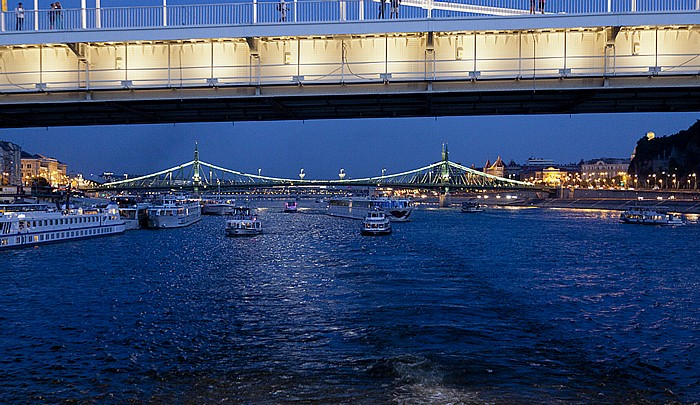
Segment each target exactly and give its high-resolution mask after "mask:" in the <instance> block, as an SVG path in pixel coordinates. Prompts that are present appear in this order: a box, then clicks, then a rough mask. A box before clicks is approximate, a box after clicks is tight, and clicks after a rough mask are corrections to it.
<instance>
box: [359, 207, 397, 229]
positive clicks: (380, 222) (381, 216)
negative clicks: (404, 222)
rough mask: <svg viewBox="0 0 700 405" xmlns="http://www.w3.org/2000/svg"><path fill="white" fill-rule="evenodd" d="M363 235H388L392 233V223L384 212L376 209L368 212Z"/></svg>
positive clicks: (363, 225) (363, 223)
mask: <svg viewBox="0 0 700 405" xmlns="http://www.w3.org/2000/svg"><path fill="white" fill-rule="evenodd" d="M361 233H362V234H363V235H388V234H390V233H391V221H389V218H387V216H386V213H385V212H384V211H383V210H381V209H379V208H375V209H373V210H371V211H369V212H367V214H366V215H365V217H364V219H363V220H362V228H361Z"/></svg>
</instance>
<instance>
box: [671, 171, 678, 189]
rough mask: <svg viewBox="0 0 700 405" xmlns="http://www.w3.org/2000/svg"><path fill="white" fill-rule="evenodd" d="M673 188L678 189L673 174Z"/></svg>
mask: <svg viewBox="0 0 700 405" xmlns="http://www.w3.org/2000/svg"><path fill="white" fill-rule="evenodd" d="M671 177H673V188H675V189H678V183H676V173H673V176H671Z"/></svg>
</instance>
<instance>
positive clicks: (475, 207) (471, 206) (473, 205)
mask: <svg viewBox="0 0 700 405" xmlns="http://www.w3.org/2000/svg"><path fill="white" fill-rule="evenodd" d="M461 209H462V212H467V213H470V214H472V213H476V212H484V207H483V206H481V205H480V204H479V203H478V202H476V201H464V202H462V208H461Z"/></svg>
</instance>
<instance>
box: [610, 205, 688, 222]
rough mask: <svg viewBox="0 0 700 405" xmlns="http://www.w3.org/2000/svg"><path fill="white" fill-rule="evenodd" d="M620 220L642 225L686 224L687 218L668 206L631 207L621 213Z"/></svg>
mask: <svg viewBox="0 0 700 405" xmlns="http://www.w3.org/2000/svg"><path fill="white" fill-rule="evenodd" d="M620 221H621V222H623V223H626V224H641V225H685V219H684V218H683V217H682V216H681V215H679V214H676V213H671V212H668V210H667V208H666V207H639V206H635V207H631V208H628V209H627V210H625V211H624V212H623V213H622V214H620Z"/></svg>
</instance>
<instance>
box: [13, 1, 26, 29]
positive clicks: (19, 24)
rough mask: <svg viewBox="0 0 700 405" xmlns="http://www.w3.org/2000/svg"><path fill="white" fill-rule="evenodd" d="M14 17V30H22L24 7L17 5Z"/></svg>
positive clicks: (20, 4)
mask: <svg viewBox="0 0 700 405" xmlns="http://www.w3.org/2000/svg"><path fill="white" fill-rule="evenodd" d="M15 17H16V18H17V24H16V26H15V29H16V30H17V31H22V30H23V29H24V6H23V5H22V3H19V4H18V5H17V8H15Z"/></svg>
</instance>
